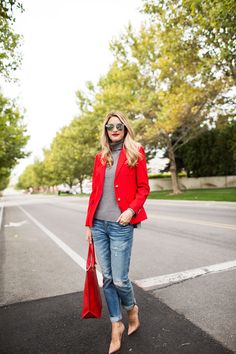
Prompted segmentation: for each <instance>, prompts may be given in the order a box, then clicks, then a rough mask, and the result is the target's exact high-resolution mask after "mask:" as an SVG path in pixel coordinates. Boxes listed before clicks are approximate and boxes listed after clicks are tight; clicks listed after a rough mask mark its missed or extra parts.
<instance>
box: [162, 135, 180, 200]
mask: <svg viewBox="0 0 236 354" xmlns="http://www.w3.org/2000/svg"><path fill="white" fill-rule="evenodd" d="M166 141H167V149H168V157H169V159H170V172H171V181H172V188H173V194H180V193H182V191H181V189H180V186H179V181H178V176H177V171H176V162H175V153H174V150H173V146H172V144H171V140H170V138H169V136H168V135H166Z"/></svg>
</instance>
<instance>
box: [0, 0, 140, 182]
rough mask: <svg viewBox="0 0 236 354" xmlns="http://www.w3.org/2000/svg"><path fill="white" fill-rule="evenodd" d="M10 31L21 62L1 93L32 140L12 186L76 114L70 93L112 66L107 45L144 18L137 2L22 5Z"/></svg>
mask: <svg viewBox="0 0 236 354" xmlns="http://www.w3.org/2000/svg"><path fill="white" fill-rule="evenodd" d="M22 2H23V6H24V8H25V12H24V13H20V12H19V13H17V15H16V23H15V25H14V28H15V31H16V32H17V33H19V34H22V36H23V42H22V48H21V51H22V54H23V62H22V66H21V68H20V70H18V72H17V77H18V79H19V82H18V83H17V84H15V83H14V84H13V83H11V84H7V83H5V84H4V85H3V93H4V94H5V95H6V96H8V97H11V98H17V102H18V104H19V105H20V107H22V109H25V114H24V117H25V118H24V122H25V123H26V125H27V127H28V134H29V135H30V136H31V138H30V140H29V142H28V145H27V147H26V151H31V156H30V157H28V158H26V159H24V160H20V162H19V164H18V165H17V166H16V167H15V169H14V170H13V173H12V181H14V182H15V180H16V178H17V177H18V176H19V175H20V174H21V173H22V172H23V170H24V169H25V167H26V166H27V165H29V164H30V163H32V162H33V161H34V159H35V157H38V158H40V159H42V158H43V148H47V147H49V146H50V144H51V142H52V140H53V138H54V137H55V135H56V132H57V131H59V130H60V128H62V127H63V126H65V125H68V124H69V123H70V121H71V120H72V119H73V117H74V116H76V115H78V107H77V105H76V95H75V92H76V91H77V90H78V89H82V90H83V89H84V88H85V83H86V82H87V81H92V82H94V83H96V82H97V80H98V79H99V77H100V76H101V75H103V74H105V73H106V72H107V71H108V69H109V65H110V64H111V63H112V61H113V59H114V58H113V56H112V53H111V52H110V50H109V43H110V41H111V40H112V38H114V37H118V36H119V35H120V34H121V33H122V32H123V31H124V30H125V27H126V26H127V25H128V23H129V22H131V23H132V25H133V26H134V27H135V28H136V29H138V28H139V26H140V24H141V22H142V21H144V20H145V15H143V14H141V13H140V11H139V9H141V7H142V0H99V1H98V0H67V1H62V0H50V1H47V0H22Z"/></svg>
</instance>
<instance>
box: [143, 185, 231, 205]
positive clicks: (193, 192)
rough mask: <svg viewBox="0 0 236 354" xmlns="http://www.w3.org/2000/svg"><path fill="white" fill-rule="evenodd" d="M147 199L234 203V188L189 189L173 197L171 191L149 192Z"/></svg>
mask: <svg viewBox="0 0 236 354" xmlns="http://www.w3.org/2000/svg"><path fill="white" fill-rule="evenodd" d="M148 198H149V199H173V200H212V201H224V202H236V188H214V189H189V190H186V191H184V192H183V193H181V194H177V195H173V192H172V190H169V191H156V192H151V193H150V194H149V196H148Z"/></svg>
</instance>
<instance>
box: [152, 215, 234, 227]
mask: <svg viewBox="0 0 236 354" xmlns="http://www.w3.org/2000/svg"><path fill="white" fill-rule="evenodd" d="M148 217H150V218H151V217H152V218H156V219H164V220H170V221H172V220H173V221H180V222H183V223H189V224H196V225H204V226H213V227H219V228H222V229H233V230H236V225H234V224H223V223H216V222H209V221H204V220H195V219H185V218H179V217H174V216H165V215H158V213H157V214H152V213H148Z"/></svg>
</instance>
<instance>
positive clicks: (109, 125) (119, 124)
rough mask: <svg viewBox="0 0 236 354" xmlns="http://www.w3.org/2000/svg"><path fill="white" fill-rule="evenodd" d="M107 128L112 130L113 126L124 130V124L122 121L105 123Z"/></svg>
mask: <svg viewBox="0 0 236 354" xmlns="http://www.w3.org/2000/svg"><path fill="white" fill-rule="evenodd" d="M105 127H106V129H107V130H109V131H110V130H113V129H114V128H115V127H116V129H117V130H124V127H125V125H124V124H123V123H118V124H106V125H105Z"/></svg>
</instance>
